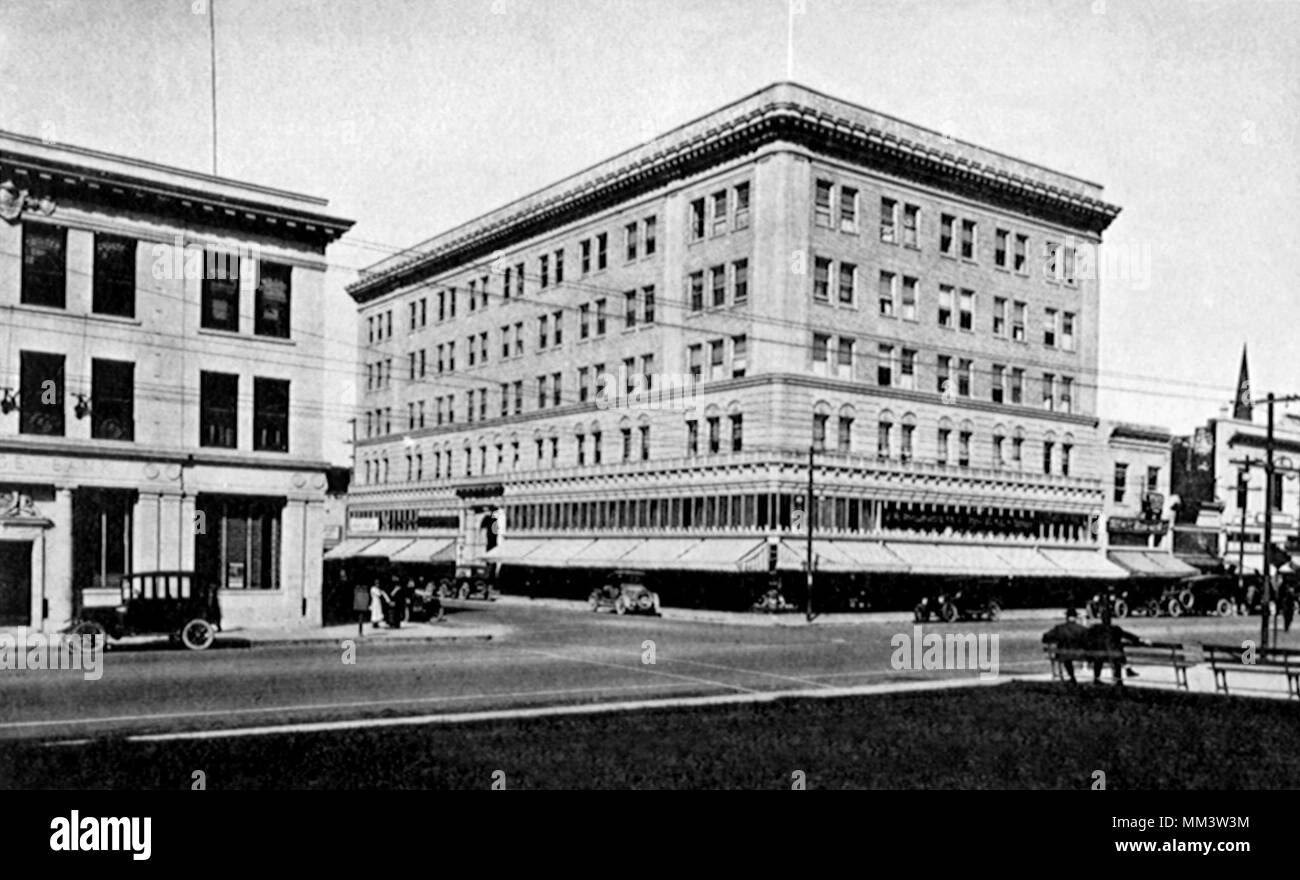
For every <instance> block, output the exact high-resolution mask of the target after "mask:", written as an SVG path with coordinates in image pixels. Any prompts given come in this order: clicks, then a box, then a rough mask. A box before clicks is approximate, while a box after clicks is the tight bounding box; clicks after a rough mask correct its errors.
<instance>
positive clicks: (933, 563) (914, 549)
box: [885, 541, 1013, 577]
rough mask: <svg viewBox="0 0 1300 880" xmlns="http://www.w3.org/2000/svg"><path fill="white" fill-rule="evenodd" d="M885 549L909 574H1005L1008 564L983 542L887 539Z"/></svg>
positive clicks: (1008, 571) (1008, 567)
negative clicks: (944, 542) (897, 559)
mask: <svg viewBox="0 0 1300 880" xmlns="http://www.w3.org/2000/svg"><path fill="white" fill-rule="evenodd" d="M885 546H886V547H887V548H888V549H889V552H890V553H892V554H894V555H895V556H897V557H898V558H899V559H901V560H902V561H903V562H904V563H906V565H907V567H908V569H909V570H910V571H911V573H912V574H952V575H974V576H976V577H979V576H1006V575H1009V574H1013V572H1012V571H1011V567H1010V566H1009V564H1008V563H1007V562H1005V561H1003V560H1002V559H999V558H998V556H997V555H996V554H995V553H994V552H993V548H991V547H988V546H985V545H983V544H923V543H915V542H911V541H888V542H886V545H885Z"/></svg>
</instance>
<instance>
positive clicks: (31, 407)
mask: <svg viewBox="0 0 1300 880" xmlns="http://www.w3.org/2000/svg"><path fill="white" fill-rule="evenodd" d="M18 360H19V372H20V375H19V378H18V431H19V433H22V434H43V435H46V436H51V437H62V436H63V434H64V421H65V415H64V400H65V397H66V393H67V392H66V388H65V385H64V361H65V358H64V356H63V355H61V354H47V353H45V352H39V351H23V352H20V353H19V356H18Z"/></svg>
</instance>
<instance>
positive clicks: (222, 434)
mask: <svg viewBox="0 0 1300 880" xmlns="http://www.w3.org/2000/svg"><path fill="white" fill-rule="evenodd" d="M238 408H239V377H238V376H236V375H234V374H233V373H209V372H206V371H204V372H202V373H200V374H199V445H200V446H216V447H220V448H222V449H235V448H236V447H237V445H238V440H239V435H238V427H237V426H238V411H239V410H238Z"/></svg>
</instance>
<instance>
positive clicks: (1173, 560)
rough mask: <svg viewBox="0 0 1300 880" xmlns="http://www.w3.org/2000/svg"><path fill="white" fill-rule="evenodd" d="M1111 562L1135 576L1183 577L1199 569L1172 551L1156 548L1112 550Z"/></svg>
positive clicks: (1108, 554)
mask: <svg viewBox="0 0 1300 880" xmlns="http://www.w3.org/2000/svg"><path fill="white" fill-rule="evenodd" d="M1106 556H1107V558H1109V559H1110V561H1111V562H1114V563H1115V564H1116V565H1118V566H1120V567H1121V568H1124V569H1127V570H1128V572H1129V573H1130V574H1131V575H1132V576H1133V577H1164V578H1183V577H1191V576H1192V575H1194V574H1198V571H1197V570H1196V569H1195V568H1192V566H1190V565H1188V564H1187V563H1185V562H1183V561H1181V560H1180V559H1179V558H1178V557H1176V556H1174V555H1173V554H1172V553H1162V552H1159V551H1155V550H1111V551H1110V552H1109V553H1107V554H1106Z"/></svg>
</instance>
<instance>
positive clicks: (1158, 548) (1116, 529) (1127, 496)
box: [1099, 421, 1197, 579]
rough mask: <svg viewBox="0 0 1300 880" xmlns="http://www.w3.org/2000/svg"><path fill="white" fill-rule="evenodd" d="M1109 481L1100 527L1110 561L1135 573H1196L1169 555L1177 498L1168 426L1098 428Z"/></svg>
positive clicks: (1116, 424)
mask: <svg viewBox="0 0 1300 880" xmlns="http://www.w3.org/2000/svg"><path fill="white" fill-rule="evenodd" d="M1100 430H1101V434H1102V436H1103V437H1104V438H1105V441H1106V462H1105V464H1104V465H1103V468H1102V475H1103V479H1108V480H1109V483H1108V485H1107V486H1106V492H1105V505H1104V507H1103V518H1102V521H1101V523H1100V524H1099V526H1100V531H1101V534H1103V535H1104V536H1105V539H1106V546H1107V548H1108V552H1107V556H1108V557H1109V558H1110V560H1111V561H1112V562H1115V563H1117V564H1118V565H1120V566H1121V567H1123V568H1125V569H1127V570H1128V571H1129V572H1130V573H1131V574H1132V576H1133V577H1139V578H1156V579H1171V578H1182V577H1189V576H1191V575H1195V574H1197V569H1196V568H1194V567H1192V566H1190V565H1188V564H1187V563H1185V562H1182V561H1181V560H1179V559H1178V558H1177V557H1176V556H1175V555H1174V554H1173V553H1172V549H1173V538H1172V535H1173V530H1172V529H1171V528H1170V525H1171V524H1172V520H1173V516H1174V505H1175V504H1176V499H1175V498H1174V497H1173V496H1172V495H1171V494H1170V485H1171V478H1172V470H1173V469H1172V467H1171V457H1170V456H1171V444H1172V440H1173V437H1172V435H1171V434H1170V432H1169V431H1168V429H1166V428H1161V427H1158V426H1155V425H1138V424H1133V423H1128V422H1106V421H1103V422H1102V423H1101V426H1100Z"/></svg>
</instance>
